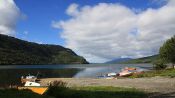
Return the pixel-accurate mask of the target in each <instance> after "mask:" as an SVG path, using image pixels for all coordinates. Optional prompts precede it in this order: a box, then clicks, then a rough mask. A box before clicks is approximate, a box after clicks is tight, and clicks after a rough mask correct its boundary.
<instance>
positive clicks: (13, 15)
mask: <svg viewBox="0 0 175 98" xmlns="http://www.w3.org/2000/svg"><path fill="white" fill-rule="evenodd" d="M19 17H20V11H19V8H18V7H17V6H16V4H15V3H14V1H13V0H0V34H5V35H14V33H15V27H16V22H17V20H18V18H19Z"/></svg>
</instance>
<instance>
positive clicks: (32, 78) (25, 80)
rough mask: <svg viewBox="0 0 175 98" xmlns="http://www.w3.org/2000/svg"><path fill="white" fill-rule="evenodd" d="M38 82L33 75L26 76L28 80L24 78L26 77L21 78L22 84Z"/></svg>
mask: <svg viewBox="0 0 175 98" xmlns="http://www.w3.org/2000/svg"><path fill="white" fill-rule="evenodd" d="M36 80H37V77H36V76H32V75H30V74H29V75H28V76H26V78H24V76H22V77H21V82H22V83H25V82H27V81H30V82H35V81H36Z"/></svg>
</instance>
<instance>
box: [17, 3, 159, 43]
mask: <svg viewBox="0 0 175 98" xmlns="http://www.w3.org/2000/svg"><path fill="white" fill-rule="evenodd" d="M15 3H16V5H17V6H18V8H19V9H20V11H21V12H22V13H23V14H24V15H25V19H23V20H21V21H19V22H18V24H17V29H16V31H17V32H18V33H17V37H18V38H21V39H24V40H28V41H33V42H39V43H44V44H58V45H63V46H64V45H65V43H64V39H62V38H61V37H60V33H61V29H60V30H58V29H57V30H56V29H54V28H52V27H51V21H53V20H57V21H59V20H66V19H69V16H68V15H67V14H66V12H65V11H66V9H67V8H68V7H69V6H70V5H71V4H72V3H76V4H78V5H79V6H85V5H90V6H95V5H97V4H98V3H120V4H122V5H124V6H127V7H129V8H135V9H147V8H150V7H151V8H159V7H160V6H161V4H159V3H157V2H153V1H152V0H25V1H24V0H15ZM24 32H28V34H27V35H26V34H24Z"/></svg>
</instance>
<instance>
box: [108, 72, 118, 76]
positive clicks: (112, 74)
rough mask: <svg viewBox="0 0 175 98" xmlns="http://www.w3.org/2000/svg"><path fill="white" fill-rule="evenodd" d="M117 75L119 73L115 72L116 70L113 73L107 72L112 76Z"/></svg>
mask: <svg viewBox="0 0 175 98" xmlns="http://www.w3.org/2000/svg"><path fill="white" fill-rule="evenodd" d="M116 75H117V73H115V72H112V73H108V74H107V76H111V77H113V76H116Z"/></svg>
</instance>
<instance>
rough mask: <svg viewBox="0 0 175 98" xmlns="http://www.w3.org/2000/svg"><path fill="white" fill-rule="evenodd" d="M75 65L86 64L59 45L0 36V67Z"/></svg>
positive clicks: (79, 57) (69, 50)
mask: <svg viewBox="0 0 175 98" xmlns="http://www.w3.org/2000/svg"><path fill="white" fill-rule="evenodd" d="M75 63H76V64H77V63H79V64H85V63H88V62H87V61H86V60H85V59H84V58H83V57H81V56H78V55H77V54H76V53H75V52H73V51H72V50H71V49H68V48H64V47H62V46H59V45H47V44H37V43H33V42H27V41H24V40H20V39H17V38H14V37H10V36H6V35H2V34H0V65H4V64H5V65H6V64H10V65H17V64H75Z"/></svg>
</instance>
